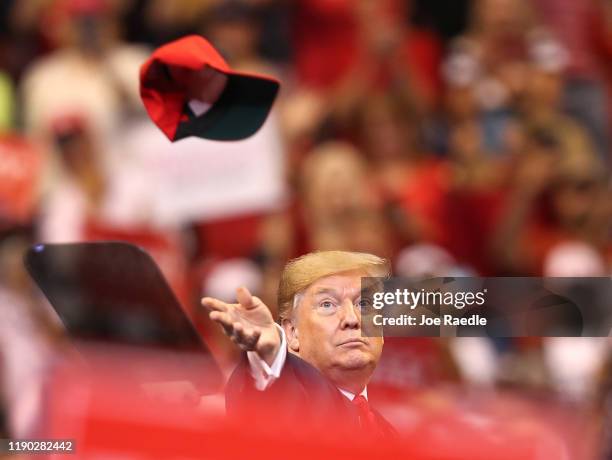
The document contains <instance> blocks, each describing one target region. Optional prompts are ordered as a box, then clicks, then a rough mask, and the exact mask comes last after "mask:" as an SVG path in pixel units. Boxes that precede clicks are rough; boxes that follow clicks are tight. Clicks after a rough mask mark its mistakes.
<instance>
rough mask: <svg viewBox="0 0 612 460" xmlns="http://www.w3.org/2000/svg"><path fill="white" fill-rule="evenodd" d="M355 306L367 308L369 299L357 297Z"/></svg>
mask: <svg viewBox="0 0 612 460" xmlns="http://www.w3.org/2000/svg"><path fill="white" fill-rule="evenodd" d="M357 306H358V307H359V308H367V307H369V306H370V300H369V299H359V300H358V301H357Z"/></svg>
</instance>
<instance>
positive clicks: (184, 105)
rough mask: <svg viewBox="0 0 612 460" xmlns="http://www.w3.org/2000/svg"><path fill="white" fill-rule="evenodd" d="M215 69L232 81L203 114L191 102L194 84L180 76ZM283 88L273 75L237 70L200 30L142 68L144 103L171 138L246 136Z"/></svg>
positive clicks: (261, 120) (203, 82)
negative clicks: (197, 111) (191, 87)
mask: <svg viewBox="0 0 612 460" xmlns="http://www.w3.org/2000/svg"><path fill="white" fill-rule="evenodd" d="M210 69H212V70H213V71H215V72H213V73H215V74H218V75H219V74H220V75H223V76H225V77H226V80H227V81H226V83H225V87H224V88H223V89H222V91H221V93H220V94H219V95H218V98H217V99H216V100H215V101H212V105H211V106H210V108H209V109H208V110H207V111H206V112H205V113H203V114H201V115H199V116H198V115H196V114H195V113H194V111H193V110H192V109H191V107H190V105H189V102H190V100H191V99H193V97H192V96H190V94H189V93H190V88H188V87H187V86H186V85H185V84H183V83H182V81H180V80H177V78H176V75H177V74H178V73H180V74H181V75H188V76H189V75H198V73H202V72H204V71H205V70H210ZM173 72H174V74H173ZM210 82H211V84H212V80H210ZM217 83H218V81H217ZM199 84H200V85H201V86H206V85H207V80H206V79H200V81H199ZM279 87H280V83H279V82H278V81H277V80H275V79H273V78H270V77H267V76H266V77H264V76H260V75H249V74H245V73H238V72H234V71H232V70H231V69H230V68H229V66H228V65H227V63H226V62H225V60H224V59H223V57H221V55H220V54H219V52H218V51H217V50H216V49H215V48H214V47H213V46H212V45H211V44H210V43H209V42H208V41H207V40H206V39H204V37H201V36H199V35H189V36H187V37H183V38H181V39H179V40H176V41H173V42H170V43H167V44H165V45H163V46H161V47H160V48H158V49H156V50H155V51H154V52H153V54H152V55H151V57H150V58H149V59H148V60H147V61H146V62H145V63H144V64H143V65H142V66H141V67H140V96H141V97H142V101H143V103H144V106H145V108H146V110H147V112H148V114H149V116H150V117H151V119H152V120H153V122H154V123H155V124H156V125H157V126H158V127H159V129H161V130H162V131H163V132H164V134H165V135H166V136H167V137H168V139H170V140H171V141H177V140H179V139H183V138H185V137H189V136H198V137H202V138H205V139H213V140H220V141H229V140H240V139H245V138H247V137H249V136H251V135H253V134H255V133H256V132H257V130H258V129H259V128H260V127H261V125H263V123H264V122H265V121H266V118H267V117H268V113H269V112H270V109H271V108H272V104H273V103H274V99H275V98H276V94H277V93H278V90H279ZM202 89H203V90H204V91H205V90H206V88H202ZM204 102H211V101H204Z"/></svg>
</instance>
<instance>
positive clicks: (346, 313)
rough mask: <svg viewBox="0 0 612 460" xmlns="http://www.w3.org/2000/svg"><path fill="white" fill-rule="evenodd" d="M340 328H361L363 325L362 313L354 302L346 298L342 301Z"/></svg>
mask: <svg viewBox="0 0 612 460" xmlns="http://www.w3.org/2000/svg"><path fill="white" fill-rule="evenodd" d="M340 314H341V315H342V316H341V318H340V328H341V329H359V328H360V327H361V318H360V314H359V312H358V311H357V309H356V308H355V306H354V305H353V303H352V302H351V301H350V300H348V299H346V300H345V301H344V302H342V306H341V309H340Z"/></svg>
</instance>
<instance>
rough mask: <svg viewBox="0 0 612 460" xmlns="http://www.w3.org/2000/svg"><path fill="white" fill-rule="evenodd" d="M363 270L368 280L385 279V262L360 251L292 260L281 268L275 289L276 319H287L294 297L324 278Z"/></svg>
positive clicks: (308, 256)
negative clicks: (276, 289)
mask: <svg viewBox="0 0 612 460" xmlns="http://www.w3.org/2000/svg"><path fill="white" fill-rule="evenodd" d="M349 271H363V272H364V273H365V274H366V276H370V277H388V276H389V274H390V268H389V263H388V262H387V260H386V259H383V258H381V257H378V256H375V255H373V254H367V253H363V252H348V251H317V252H311V253H309V254H305V255H303V256H301V257H298V258H297V259H293V260H291V261H289V262H288V263H287V265H285V268H284V270H283V273H282V274H281V278H280V282H279V286H278V311H279V319H280V321H283V320H285V319H289V316H290V314H291V310H292V309H293V301H294V298H295V296H296V295H297V294H299V293H301V292H302V291H303V290H305V289H306V288H308V286H310V285H311V284H312V283H314V282H315V281H317V280H318V279H320V278H324V277H326V276H331V275H337V274H340V273H344V272H349Z"/></svg>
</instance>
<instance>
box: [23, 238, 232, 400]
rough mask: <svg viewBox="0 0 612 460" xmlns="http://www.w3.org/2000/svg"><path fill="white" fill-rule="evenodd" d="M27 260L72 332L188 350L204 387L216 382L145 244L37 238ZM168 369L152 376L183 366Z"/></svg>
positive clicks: (76, 336)
mask: <svg viewBox="0 0 612 460" xmlns="http://www.w3.org/2000/svg"><path fill="white" fill-rule="evenodd" d="M25 264H26V268H27V269H28V272H29V273H30V275H31V276H32V278H33V279H34V281H35V282H36V284H37V285H38V286H39V288H40V289H41V290H42V291H43V293H44V294H45V296H46V297H47V298H48V299H49V302H50V303H51V305H52V306H53V307H54V309H55V310H56V312H57V313H58V314H59V316H60V318H61V320H62V322H63V323H64V326H65V327H66V329H67V330H68V333H69V335H70V336H71V338H73V339H79V340H83V341H84V342H85V343H90V342H93V343H98V342H101V343H103V344H105V346H104V347H102V350H104V351H105V352H108V350H112V348H109V347H111V346H112V345H113V344H115V346H116V345H117V344H119V345H129V346H135V347H145V348H147V347H153V349H155V350H159V351H157V352H156V353H157V354H160V356H161V355H162V352H163V354H165V355H167V354H169V353H176V352H180V353H183V352H189V356H192V357H194V359H195V361H196V362H197V366H196V367H197V368H198V369H200V371H201V373H202V376H203V381H204V382H206V384H205V385H206V386H207V387H208V388H207V389H210V387H211V386H213V387H214V386H215V385H217V384H218V383H219V382H220V379H221V375H220V373H219V369H218V367H217V366H216V364H215V362H214V360H213V359H212V357H211V355H210V352H209V350H208V348H207V346H206V345H205V343H204V342H203V341H202V338H201V337H200V336H199V335H198V333H197V332H196V330H195V328H194V326H193V324H192V323H191V321H190V320H189V319H188V317H187V316H186V314H185V312H184V311H183V309H182V307H181V305H180V304H179V302H178V301H177V299H176V297H175V296H174V294H173V293H172V291H171V290H170V288H169V286H168V284H167V282H166V280H165V279H164V277H163V275H162V274H161V272H160V271H159V268H158V267H157V265H156V264H155V262H154V261H153V259H151V257H150V256H149V255H148V254H147V253H146V252H144V251H143V250H141V249H139V248H137V247H136V246H133V245H131V244H127V243H118V242H115V243H77V244H63V245H37V246H34V247H33V248H31V249H30V250H29V251H28V252H27V254H26V256H25ZM136 350H138V348H136ZM127 353H128V352H127V351H124V352H123V353H118V354H122V355H123V356H125V355H127ZM132 353H135V352H132ZM178 357H179V355H177V358H178ZM198 357H199V358H198ZM150 371H151V372H153V374H155V369H152V370H150ZM151 372H148V371H147V372H146V374H147V375H149V376H150V375H151ZM173 372H174V373H178V374H177V375H174V378H169V377H168V376H166V377H164V376H163V375H155V377H156V380H158V379H161V380H164V378H165V379H166V380H177V379H178V380H180V378H177V377H180V375H181V369H180V368H176V369H175V370H174V371H173Z"/></svg>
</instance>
